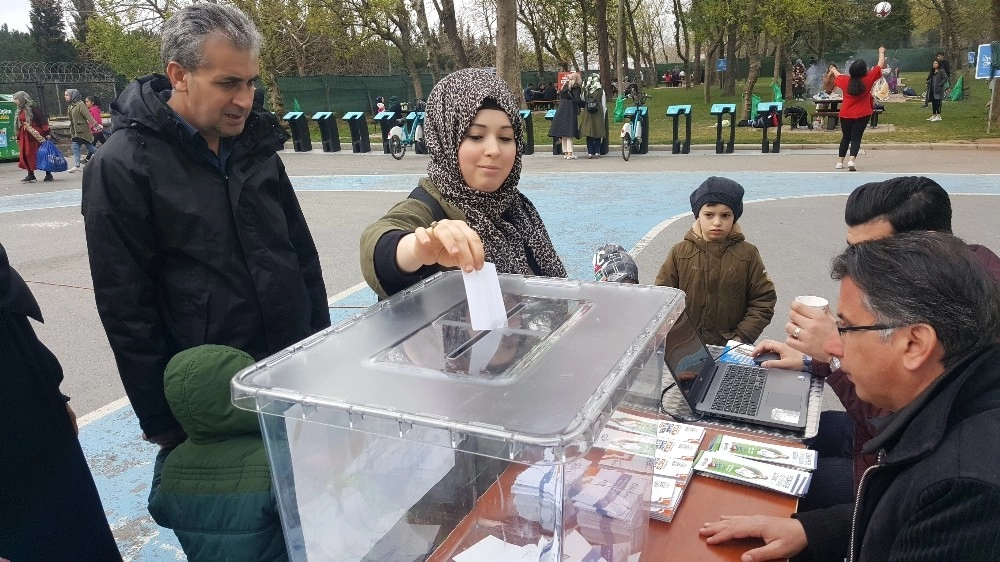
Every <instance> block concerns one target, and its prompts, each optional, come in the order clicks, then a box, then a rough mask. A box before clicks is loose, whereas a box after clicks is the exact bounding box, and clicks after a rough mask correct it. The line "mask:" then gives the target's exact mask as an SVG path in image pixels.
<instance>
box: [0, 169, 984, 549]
mask: <svg viewBox="0 0 1000 562" xmlns="http://www.w3.org/2000/svg"><path fill="white" fill-rule="evenodd" d="M708 175H710V174H708V173H705V172H662V173H589V174H572V176H571V177H572V181H567V180H566V178H567V175H566V174H564V173H560V174H547V173H546V174H528V175H525V176H522V181H521V189H522V190H523V191H524V192H525V193H526V194H527V195H528V197H530V198H531V200H532V202H534V204H535V206H536V207H537V208H538V211H539V213H540V214H541V216H542V218H543V219H544V221H545V225H546V228H547V229H548V231H549V235H550V236H551V237H552V240H553V243H554V244H555V247H556V250H557V251H558V252H559V254H560V256H561V257H562V258H563V261H564V262H565V263H566V266H567V270H568V271H569V275H570V277H573V278H576V279H590V278H591V276H592V269H591V265H590V264H591V256H592V255H593V251H594V249H596V248H597V247H598V246H599V245H601V244H603V243H604V242H608V241H613V242H617V243H620V244H622V245H623V246H625V247H626V248H631V247H633V246H634V245H635V244H636V243H637V242H639V240H641V239H642V237H643V236H645V235H646V234H647V233H648V232H649V231H650V230H651V229H653V228H654V227H656V226H657V225H658V224H660V223H661V222H662V221H664V220H665V219H667V218H670V217H673V216H677V215H681V214H684V213H689V212H690V211H691V209H690V205H689V203H688V195H689V194H690V192H691V191H692V190H694V189H695V188H696V187H697V186H698V185H699V184H700V183H701V182H702V181H703V180H704V179H705V177H707V176H708ZM896 175H898V174H877V173H863V172H857V173H853V174H846V173H840V174H837V173H832V172H831V173H758V172H752V173H727V174H726V176H727V177H729V178H732V179H734V180H736V181H738V182H740V183H741V184H742V185H743V186H744V187H745V188H746V190H747V195H746V201H747V202H748V203H749V202H751V201H754V200H762V199H775V198H784V197H803V196H816V195H838V194H843V195H846V194H848V193H850V192H851V191H852V190H853V189H854V188H855V187H857V186H858V185H860V184H862V183H865V182H869V181H878V180H881V179H886V178H889V177H894V176H896ZM420 177H423V176H422V175H406V176H331V177H293V178H292V183H293V184H294V185H295V188H296V190H299V191H365V190H369V191H399V192H401V195H400V198H402V197H404V196H405V193H408V192H409V191H410V190H411V189H412V188H413V187H414V186H415V185H416V182H417V180H418V179H419V178H420ZM930 177H932V178H933V179H935V180H936V181H938V182H939V183H940V184H941V185H942V186H943V187H944V188H945V189H946V190H947V191H948V192H949V193H952V194H959V193H972V194H998V195H1000V176H996V175H989V176H986V175H982V176H980V175H958V174H931V175H930ZM359 178H366V179H363V180H362V179H359ZM40 195H43V194H40ZM44 195H53V197H52V199H51V200H46V199H45V198H42V197H40V198H38V199H36V200H33V201H34V203H32V204H37V205H45V204H46V201H48V204H49V205H50V206H48V207H46V206H38V207H32V208H37V209H43V208H52V207H65V206H72V205H73V204H75V205H79V190H76V191H75V203H71V204H65V203H66V202H67V201H69V200H72V199H73V197H74V195H73V192H72V190H71V191H70V192H57V194H44ZM14 197H22V198H24V197H32V196H12V197H0V213H3V212H12V210H13V207H14V206H15V205H18V206H20V208H19V209H17V210H29V209H28V208H26V203H25V201H26V200H25V199H18V200H17V201H16V202H15V201H13V199H14ZM374 302H375V295H374V293H373V292H372V291H371V290H370V289H368V288H367V287H365V288H364V289H362V290H359V291H356V292H354V293H351V294H349V295H346V296H343V297H342V298H340V299H339V300H337V301H336V302H334V303H331V306H332V308H331V319H332V320H333V321H334V322H335V323H336V322H340V321H342V320H344V319H346V318H349V317H351V316H353V315H354V314H356V313H358V312H359V307H366V306H369V305H371V304H373V303H374ZM80 441H81V444H82V445H83V449H84V451H85V452H86V454H87V458H88V461H89V462H90V466H91V470H92V471H93V473H94V478H95V480H96V481H97V485H98V490H99V491H100V493H101V498H102V500H103V501H104V506H105V508H106V509H107V512H108V519H109V521H110V522H111V525H112V528H113V529H115V530H116V537H118V544H119V547H120V549H121V550H122V553H123V555H124V556H125V559H126V561H129V560H131V561H135V562H168V561H176V560H184V559H185V558H184V555H183V552H182V551H181V550H180V547H179V544H178V543H177V540H176V538H175V536H174V534H173V532H172V531H169V530H166V529H161V528H160V527H158V526H157V525H156V524H155V523H154V522H153V521H152V519H151V518H150V516H149V513H148V512H147V510H146V497H147V495H148V493H149V483H150V480H151V478H152V463H153V459H154V457H155V455H156V448H155V446H152V445H149V444H148V443H145V442H143V441H141V440H140V439H139V424H138V422H137V420H136V418H135V414H134V413H133V412H132V409H131V407H128V406H126V407H123V408H120V409H118V410H115V411H114V412H112V413H111V414H109V415H107V416H105V417H103V418H101V419H98V420H96V421H94V422H92V423H90V424H89V425H87V426H85V427H83V428H82V429H81V431H80Z"/></svg>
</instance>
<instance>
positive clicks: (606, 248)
mask: <svg viewBox="0 0 1000 562" xmlns="http://www.w3.org/2000/svg"><path fill="white" fill-rule="evenodd" d="M594 278H595V279H596V280H597V281H611V282H614V283H631V284H633V285H637V284H638V283H639V266H637V265H636V264H635V260H633V259H632V256H630V255H629V254H628V252H626V251H625V248H623V247H621V245H619V244H610V243H609V244H605V245H603V246H601V247H600V248H598V249H597V252H596V253H595V254H594Z"/></svg>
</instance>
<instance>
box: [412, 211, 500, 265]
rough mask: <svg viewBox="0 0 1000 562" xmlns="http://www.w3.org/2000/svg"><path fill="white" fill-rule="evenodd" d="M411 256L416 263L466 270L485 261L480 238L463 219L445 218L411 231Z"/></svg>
mask: <svg viewBox="0 0 1000 562" xmlns="http://www.w3.org/2000/svg"><path fill="white" fill-rule="evenodd" d="M407 238H409V236H407ZM412 256H413V259H414V261H416V262H418V264H419V265H433V264H438V265H441V266H444V267H457V268H459V269H461V270H462V271H464V272H466V273H471V272H472V271H475V270H479V269H482V268H483V262H484V261H485V251H484V248H483V241H482V239H480V238H479V235H478V234H476V231H475V230H472V227H470V226H469V225H468V223H466V222H465V221H461V220H448V219H445V220H440V221H437V222H434V223H432V224H431V226H429V227H427V228H423V227H418V228H417V229H416V230H415V231H414V232H413V244H412ZM403 265H404V264H402V263H400V266H403ZM419 265H418V267H419ZM415 269H417V268H414V270H415Z"/></svg>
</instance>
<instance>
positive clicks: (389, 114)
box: [375, 111, 396, 154]
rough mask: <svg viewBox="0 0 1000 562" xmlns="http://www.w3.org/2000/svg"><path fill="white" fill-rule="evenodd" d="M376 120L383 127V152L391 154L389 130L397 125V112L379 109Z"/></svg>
mask: <svg viewBox="0 0 1000 562" xmlns="http://www.w3.org/2000/svg"><path fill="white" fill-rule="evenodd" d="M375 122H376V123H378V124H379V126H380V127H381V128H382V153H383V154H389V131H390V130H392V128H393V127H395V126H396V112H395V111H379V112H378V115H376V116H375Z"/></svg>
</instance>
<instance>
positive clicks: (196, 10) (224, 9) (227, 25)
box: [160, 2, 263, 70]
mask: <svg viewBox="0 0 1000 562" xmlns="http://www.w3.org/2000/svg"><path fill="white" fill-rule="evenodd" d="M162 37H163V39H162V41H161V45H160V57H161V58H162V59H163V69H164V70H166V69H167V64H169V63H170V61H175V62H177V63H178V64H180V65H181V66H183V67H184V68H186V69H188V70H197V69H198V68H200V67H201V66H202V65H203V64H204V63H205V53H204V45H205V40H206V39H208V38H210V37H218V38H220V39H224V40H226V41H228V42H229V43H230V44H231V45H232V46H233V47H235V48H236V49H239V50H241V51H248V52H250V53H251V54H253V55H254V56H257V55H259V54H260V46H261V43H262V41H263V40H262V39H261V36H260V32H259V31H258V30H257V26H256V25H254V23H253V21H251V20H250V18H248V17H247V16H246V14H244V13H243V12H241V11H240V10H238V9H237V8H234V7H232V6H227V5H225V4H214V3H210V2H204V3H200V4H190V5H188V6H185V7H183V8H181V9H180V10H177V11H176V12H174V14H173V15H172V16H170V19H168V20H167V22H166V23H165V24H163V31H162Z"/></svg>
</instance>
